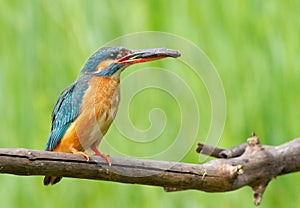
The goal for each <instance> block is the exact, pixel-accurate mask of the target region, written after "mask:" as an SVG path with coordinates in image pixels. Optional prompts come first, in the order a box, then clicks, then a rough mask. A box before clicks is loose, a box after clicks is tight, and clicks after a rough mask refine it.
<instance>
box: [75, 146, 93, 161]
mask: <svg viewBox="0 0 300 208" xmlns="http://www.w3.org/2000/svg"><path fill="white" fill-rule="evenodd" d="M71 151H72V153H73V154H78V155H81V156H83V157H84V158H85V159H86V161H90V156H89V155H88V154H87V153H86V152H83V151H78V150H77V149H75V148H72V150H71Z"/></svg>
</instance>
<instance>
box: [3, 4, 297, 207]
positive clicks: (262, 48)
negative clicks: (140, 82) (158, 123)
mask: <svg viewBox="0 0 300 208" xmlns="http://www.w3.org/2000/svg"><path fill="white" fill-rule="evenodd" d="M0 4H1V5H0V30H1V32H0V66H1V70H0V92H1V93H0V109H1V119H0V132H1V140H0V147H24V148H30V149H43V148H44V145H45V143H46V140H47V135H48V133H49V129H50V115H51V111H52V109H53V106H54V104H55V102H56V100H57V98H58V96H59V94H60V92H61V91H62V90H63V89H64V88H65V87H66V86H67V85H69V84H70V83H71V82H73V81H74V80H75V79H76V77H77V76H78V73H79V70H80V68H81V67H82V65H83V63H84V62H85V60H86V59H87V58H88V57H89V56H90V54H91V53H92V52H94V51H95V50H96V49H97V48H99V47H100V46H102V45H104V44H105V43H107V42H108V41H110V40H112V39H114V38H117V37H119V36H122V35H125V34H130V33H135V32H140V31H162V32H168V33H172V34H176V35H179V36H181V37H183V38H185V39H187V40H189V41H191V42H193V43H194V44H196V45H197V46H198V47H199V48H201V49H202V50H203V51H204V52H205V53H206V54H207V55H208V57H209V58H210V60H211V61H212V62H213V64H214V65H215V67H216V69H217V71H218V73H219V75H220V78H221V80H222V82H223V85H224V90H225V93H226V101H227V111H226V113H227V121H226V124H225V127H224V132H223V135H222V138H221V140H220V142H219V145H220V146H221V147H230V146H234V145H237V144H240V143H242V142H244V141H245V140H246V138H247V137H249V135H250V132H251V131H252V130H255V131H256V133H257V134H258V135H259V137H260V138H261V141H262V142H263V143H265V144H269V145H279V144H281V143H284V142H286V141H288V140H291V139H293V138H296V137H297V136H299V123H300V108H299V106H300V96H299V91H300V82H299V80H300V70H299V69H300V59H299V54H300V38H299V35H300V14H299V9H300V2H299V1H289V0H285V1H283V0H282V1H279V0H278V1H268V0H267V1H259V0H252V1H250V0H245V1H242V2H241V1H237V0H235V1H218V0H209V1H208V0H207V1H204V0H202V1H201V0H200V1H196V0H195V1H159V0H151V1H138V0H136V1H96V0H94V1H92V0H90V1H75V0H63V1H46V0H42V1H37V0H36V1H35V0H33V1H25V0H19V1H16V0H6V1H4V0H1V1H0ZM161 62H162V61H161ZM161 62H157V63H151V64H152V65H151V64H150V65H149V66H158V65H159V64H161ZM144 66H146V65H144ZM178 66H180V64H179V65H178ZM128 70H129V69H128ZM128 72H130V70H129V71H128ZM124 73H125V72H124ZM125 75H126V73H125V74H124V76H125ZM185 78H186V82H187V83H189V79H191V80H192V79H193V77H192V75H189V76H187V77H185ZM161 79H162V81H164V80H163V77H162V78H161ZM191 82H192V81H191ZM202 87H203V86H202ZM149 93H154V94H155V93H156V92H149ZM155 96H156V97H155V98H156V101H155V102H154V103H156V102H157V103H158V104H163V103H165V100H164V99H169V100H170V102H171V103H172V104H171V105H170V106H167V108H168V109H167V110H166V114H167V115H169V114H170V113H171V112H173V111H174V112H177V114H178V107H176V106H177V105H176V103H175V101H174V100H173V101H172V99H171V98H169V97H168V95H165V94H164V93H158V94H155ZM203 97H204V98H203V100H204V104H203V105H202V108H201V109H200V112H205V109H206V108H208V109H209V108H210V106H209V104H207V99H208V96H207V95H205V93H204V94H203ZM199 100H200V102H201V97H200V99H199ZM150 103H151V102H150ZM132 105H133V106H135V107H134V108H133V109H131V111H133V112H132V113H133V114H134V115H132V117H133V118H132V120H133V121H134V123H135V124H136V125H137V126H138V127H139V128H147V125H149V123H148V122H149V121H148V112H149V109H150V108H151V105H149V100H146V101H145V99H143V98H141V97H140V98H137V99H136V101H133V102H132ZM152 107H153V106H152ZM145 109H146V110H145ZM135 110H136V111H135ZM144 110H145V111H144ZM136 112H138V113H136ZM145 112H146V113H145ZM205 116H209V115H205V113H204V117H205ZM176 118H177V117H176V116H174V119H169V120H168V121H169V122H170V124H168V125H173V124H174V126H175V127H176V128H173V129H168V131H170V132H169V135H172V131H173V132H174V131H177V129H178V128H179V127H178V122H177V121H176ZM145 120H146V121H145ZM172 122H174V123H172ZM207 122H209V120H208V119H206V117H205V118H204V121H203V126H204V127H203V128H204V129H205V128H208V126H209V125H208V123H207ZM201 128H202V127H201V126H200V133H199V140H200V138H203V137H205V133H204V132H202V133H201ZM116 135H118V132H117V129H116V128H115V127H112V129H111V130H110V131H109V132H108V134H107V135H106V139H107V140H109V138H111V137H112V136H116ZM165 136H166V138H168V134H166V135H165ZM116 137H117V136H116ZM119 137H120V136H119ZM170 139H172V138H170ZM166 142H169V141H168V140H166ZM195 147H196V142H195V144H193V148H191V150H190V151H189V152H188V154H187V155H186V157H184V158H183V159H182V161H184V162H191V163H197V162H198V160H197V159H198V156H197V155H196V153H195V152H194V149H195ZM125 148H127V152H126V153H127V154H132V155H135V154H137V155H138V154H139V152H138V150H136V148H135V147H134V146H133V145H132V144H131V145H130V146H128V147H125ZM100 149H101V150H102V148H101V147H100ZM131 151H132V152H131ZM103 152H106V151H105V150H103ZM299 182H300V175H299V173H296V174H292V175H287V176H282V177H279V178H277V180H274V181H272V182H271V183H270V184H269V186H268V188H267V190H266V193H265V195H264V198H263V201H262V205H261V207H296V205H299V204H300V198H299V194H298V191H299V190H298V188H299V186H298V184H299ZM0 184H1V186H0V205H1V207H40V206H42V207H67V206H68V207H164V208H167V207H198V208H199V207H217V206H222V207H224V208H225V207H254V205H253V203H252V192H251V189H250V188H242V189H240V190H237V191H233V192H229V193H213V194H212V193H204V192H199V191H184V192H178V193H165V192H163V190H162V189H161V188H157V187H150V186H140V185H124V184H118V183H112V182H102V181H88V180H78V179H66V178H65V179H63V180H62V182H61V183H60V184H58V185H56V186H53V187H44V186H43V185H42V177H36V176H35V177H17V176H12V175H1V176H0Z"/></svg>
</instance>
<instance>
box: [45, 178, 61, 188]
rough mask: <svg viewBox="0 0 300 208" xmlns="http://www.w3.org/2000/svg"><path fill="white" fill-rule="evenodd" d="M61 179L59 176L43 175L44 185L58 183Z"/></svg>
mask: <svg viewBox="0 0 300 208" xmlns="http://www.w3.org/2000/svg"><path fill="white" fill-rule="evenodd" d="M61 179H62V177H61V176H45V178H44V185H45V186H47V185H49V184H51V185H54V184H56V183H58V182H59V181H60V180H61Z"/></svg>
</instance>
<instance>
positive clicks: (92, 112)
mask: <svg viewBox="0 0 300 208" xmlns="http://www.w3.org/2000/svg"><path fill="white" fill-rule="evenodd" d="M179 56H180V53H179V52H178V51H176V50H172V49H167V48H148V49H138V50H129V49H127V48H124V47H121V46H110V47H103V48H100V49H99V50H97V51H96V52H95V53H93V54H92V56H91V57H90V58H88V60H87V61H86V63H85V64H84V66H83V68H82V70H81V74H80V76H79V77H78V79H77V80H76V81H75V82H73V83H72V84H71V85H69V86H68V87H67V88H66V89H65V90H64V91H63V92H62V93H61V95H60V97H59V99H58V100H57V102H56V105H55V107H54V110H53V112H52V126H51V131H50V133H49V136H48V140H47V143H46V147H45V149H44V150H45V151H53V152H65V153H73V154H79V155H81V156H82V157H84V158H85V159H86V161H89V160H90V156H89V155H88V153H87V152H86V151H87V150H91V151H93V152H94V153H95V154H94V155H96V156H100V157H102V158H104V159H105V160H106V162H107V164H108V165H111V160H110V158H109V156H107V155H105V154H104V153H102V152H100V151H99V150H98V145H99V143H100V141H101V140H102V138H103V136H104V135H105V134H106V132H107V131H108V129H109V127H110V125H111V124H112V122H113V120H114V118H115V116H116V113H117V110H118V105H119V101H120V89H119V85H120V73H121V72H122V71H123V70H124V69H125V68H126V67H128V66H130V65H133V64H137V63H142V62H148V61H154V60H158V59H162V58H167V57H172V58H177V57H179ZM61 179H62V176H51V175H46V176H45V177H44V181H43V182H44V185H49V184H51V185H54V184H56V183H58V182H59V181H60V180H61Z"/></svg>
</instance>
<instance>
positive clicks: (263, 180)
mask: <svg viewBox="0 0 300 208" xmlns="http://www.w3.org/2000/svg"><path fill="white" fill-rule="evenodd" d="M197 151H198V152H200V153H201V154H209V155H211V153H212V155H213V156H215V157H217V158H218V159H215V160H212V161H209V162H207V163H204V164H187V163H181V162H166V161H153V160H142V159H134V158H118V157H111V162H112V166H108V165H107V164H106V162H105V161H104V160H103V159H102V158H101V157H97V156H92V157H91V160H90V161H88V162H87V161H86V160H85V159H84V158H83V157H81V156H80V155H74V154H67V153H55V152H46V151H39V150H29V149H20V148H16V149H11V148H10V149H8V148H1V149H0V173H7V174H15V175H26V176H27V175H51V176H63V177H72V178H85V179H93V180H106V181H115V182H121V183H132V184H144V185H152V186H161V187H164V189H165V191H180V190H187V189H197V190H201V191H206V192H226V191H231V190H235V189H239V188H241V187H243V186H250V187H252V189H253V192H254V203H255V205H259V204H260V202H261V199H262V195H263V193H264V191H265V188H266V187H267V185H268V183H269V182H270V181H271V180H272V179H273V178H275V177H277V176H280V175H283V174H287V173H291V172H297V171H299V170H300V138H298V139H294V140H292V141H289V142H287V143H285V144H282V145H280V146H266V145H261V144H260V143H259V139H258V137H257V136H256V135H253V137H251V138H249V139H248V140H247V143H245V144H241V145H239V146H236V147H233V148H230V149H227V150H224V149H220V148H214V147H211V146H208V145H205V144H199V147H198V149H197ZM41 183H42V182H41Z"/></svg>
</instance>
